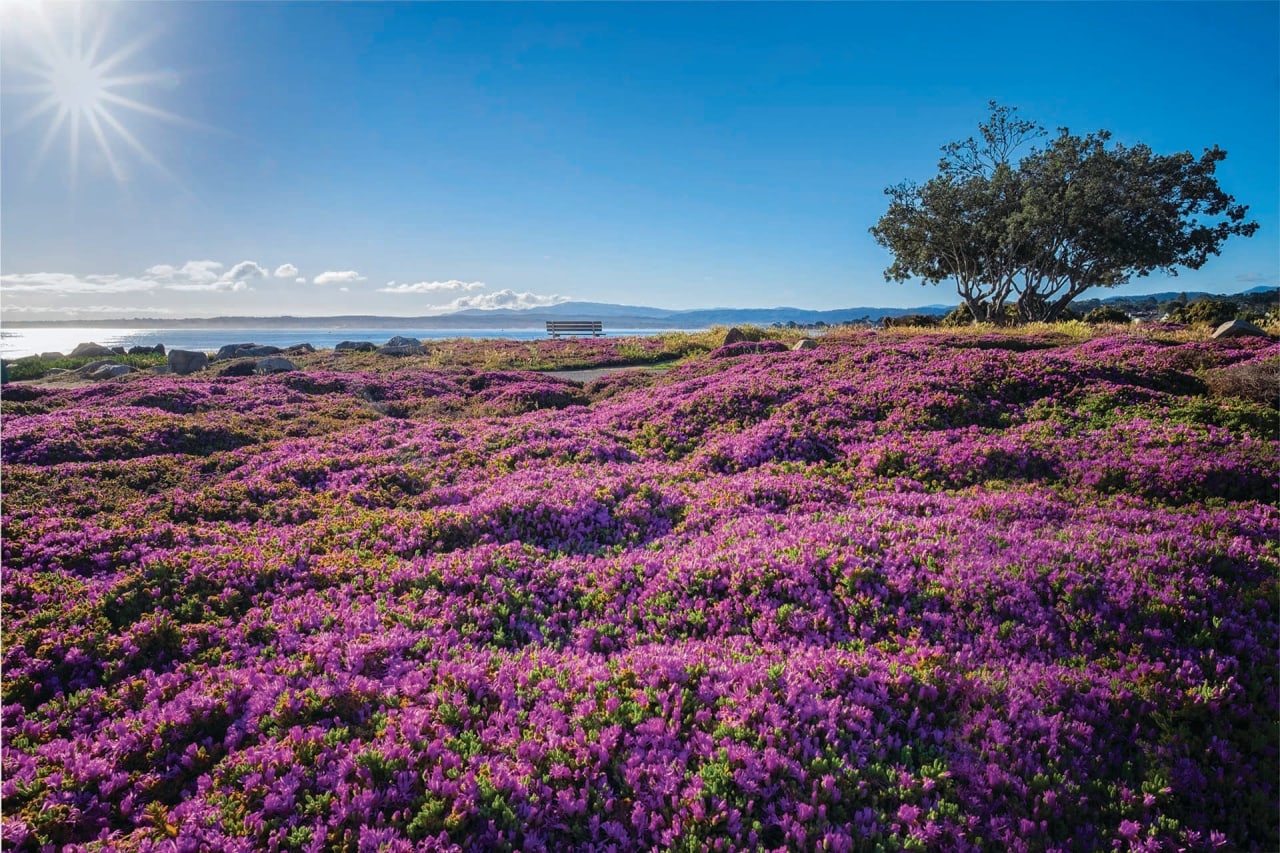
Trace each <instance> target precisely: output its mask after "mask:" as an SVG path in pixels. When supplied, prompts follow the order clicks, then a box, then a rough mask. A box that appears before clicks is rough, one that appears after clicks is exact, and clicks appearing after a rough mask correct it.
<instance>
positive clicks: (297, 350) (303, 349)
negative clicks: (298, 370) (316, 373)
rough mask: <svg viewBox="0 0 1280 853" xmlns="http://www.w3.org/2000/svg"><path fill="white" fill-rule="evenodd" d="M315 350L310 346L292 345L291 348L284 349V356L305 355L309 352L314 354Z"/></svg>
mask: <svg viewBox="0 0 1280 853" xmlns="http://www.w3.org/2000/svg"><path fill="white" fill-rule="evenodd" d="M315 351H316V348H315V347H313V346H312V345H311V344H294V345H293V346H291V347H285V348H284V353H285V355H306V354H307V353H309V352H315Z"/></svg>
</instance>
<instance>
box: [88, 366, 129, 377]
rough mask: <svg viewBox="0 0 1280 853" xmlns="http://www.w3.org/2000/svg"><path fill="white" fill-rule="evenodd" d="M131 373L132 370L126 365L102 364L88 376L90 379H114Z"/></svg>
mask: <svg viewBox="0 0 1280 853" xmlns="http://www.w3.org/2000/svg"><path fill="white" fill-rule="evenodd" d="M128 373H133V368H132V367H130V366H129V365H127V364H104V365H102V366H101V367H99V368H98V369H97V370H95V371H93V372H92V373H90V374H89V378H90V379H114V378H115V377H117V376H124V375H125V374H128Z"/></svg>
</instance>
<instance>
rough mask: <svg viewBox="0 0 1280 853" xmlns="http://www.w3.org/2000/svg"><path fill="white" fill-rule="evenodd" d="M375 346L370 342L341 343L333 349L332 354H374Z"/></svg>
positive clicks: (376, 347)
mask: <svg viewBox="0 0 1280 853" xmlns="http://www.w3.org/2000/svg"><path fill="white" fill-rule="evenodd" d="M377 349H378V346H377V344H375V343H373V342H372V341H343V342H342V343H340V344H338V345H337V346H336V347H334V348H333V351H334V352H375V351H376V350H377Z"/></svg>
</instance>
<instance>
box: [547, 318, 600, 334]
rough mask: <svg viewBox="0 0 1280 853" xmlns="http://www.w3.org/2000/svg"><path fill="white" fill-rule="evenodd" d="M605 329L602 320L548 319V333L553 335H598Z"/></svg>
mask: <svg viewBox="0 0 1280 853" xmlns="http://www.w3.org/2000/svg"><path fill="white" fill-rule="evenodd" d="M603 331H604V323H603V322H602V321H600V320H548V321H547V333H548V334H551V335H574V334H578V335H598V334H600V333H601V332H603Z"/></svg>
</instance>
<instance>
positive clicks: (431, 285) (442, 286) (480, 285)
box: [378, 279, 485, 293]
mask: <svg viewBox="0 0 1280 853" xmlns="http://www.w3.org/2000/svg"><path fill="white" fill-rule="evenodd" d="M484 287H485V283H484V282H483V281H458V280H457V279H453V280H450V281H417V282H414V283H413V284H407V283H406V284H396V283H395V282H394V281H389V282H387V286H386V287H379V288H378V292H379V293H442V292H450V291H459V290H483V289H484Z"/></svg>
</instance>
